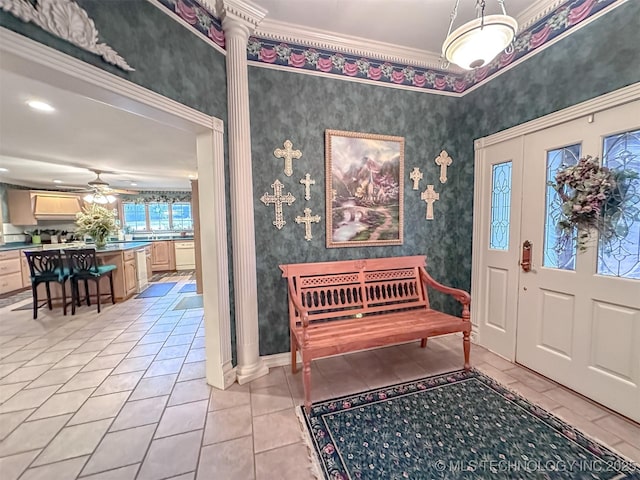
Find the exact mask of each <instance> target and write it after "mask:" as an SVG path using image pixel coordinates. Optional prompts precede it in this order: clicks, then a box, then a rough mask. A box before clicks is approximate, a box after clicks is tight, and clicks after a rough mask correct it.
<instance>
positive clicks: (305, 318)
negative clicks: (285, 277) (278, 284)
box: [287, 282, 309, 328]
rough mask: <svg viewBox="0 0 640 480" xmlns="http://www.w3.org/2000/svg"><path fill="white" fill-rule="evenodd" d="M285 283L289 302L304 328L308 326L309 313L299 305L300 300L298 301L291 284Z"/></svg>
mask: <svg viewBox="0 0 640 480" xmlns="http://www.w3.org/2000/svg"><path fill="white" fill-rule="evenodd" d="M287 283H288V288H289V300H290V301H291V304H292V305H293V308H295V309H296V311H297V312H298V315H300V318H301V319H302V327H303V328H306V327H308V326H309V311H308V310H307V309H306V308H304V307H303V306H302V304H301V303H300V300H298V296H297V295H296V292H295V290H294V289H293V286H292V285H291V282H287Z"/></svg>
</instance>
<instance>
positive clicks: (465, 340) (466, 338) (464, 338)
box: [462, 332, 471, 370]
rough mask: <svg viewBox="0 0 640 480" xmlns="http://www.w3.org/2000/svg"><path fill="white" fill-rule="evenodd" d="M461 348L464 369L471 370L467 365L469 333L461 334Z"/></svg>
mask: <svg viewBox="0 0 640 480" xmlns="http://www.w3.org/2000/svg"><path fill="white" fill-rule="evenodd" d="M462 346H463V348H464V369H465V370H469V369H470V368H471V365H470V364H469V351H470V350H471V341H470V340H469V332H464V333H463V334H462Z"/></svg>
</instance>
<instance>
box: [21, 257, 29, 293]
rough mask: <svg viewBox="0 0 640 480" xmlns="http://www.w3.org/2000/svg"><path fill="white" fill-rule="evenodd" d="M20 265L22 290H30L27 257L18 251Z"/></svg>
mask: <svg viewBox="0 0 640 480" xmlns="http://www.w3.org/2000/svg"><path fill="white" fill-rule="evenodd" d="M20 263H21V267H22V288H27V287H29V288H31V272H30V271H29V262H27V257H26V256H25V254H24V253H23V251H22V250H20Z"/></svg>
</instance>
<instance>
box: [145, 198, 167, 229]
mask: <svg viewBox="0 0 640 480" xmlns="http://www.w3.org/2000/svg"><path fill="white" fill-rule="evenodd" d="M149 228H151V230H170V229H171V227H170V225H169V204H168V203H150V204H149Z"/></svg>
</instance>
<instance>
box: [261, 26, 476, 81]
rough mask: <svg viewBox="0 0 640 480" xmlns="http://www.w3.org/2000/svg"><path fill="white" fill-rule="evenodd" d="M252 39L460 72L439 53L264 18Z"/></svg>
mask: <svg viewBox="0 0 640 480" xmlns="http://www.w3.org/2000/svg"><path fill="white" fill-rule="evenodd" d="M254 35H255V36H258V37H261V38H266V39H269V40H274V41H277V42H283V43H288V44H290V43H293V44H296V45H306V46H308V47H313V48H317V49H320V50H332V51H337V52H341V53H346V54H349V55H354V56H357V57H365V58H376V59H379V60H383V61H387V62H393V63H403V64H409V65H413V66H416V67H422V68H429V69H436V70H440V71H445V72H451V73H462V72H463V71H464V70H462V69H461V68H459V67H457V66H455V65H454V66H451V67H450V68H444V67H443V66H442V57H441V55H440V54H439V53H435V52H429V51H427V50H420V49H417V48H410V47H404V46H401V45H392V44H389V43H383V42H378V41H375V40H369V39H366V38H361V37H355V36H350V35H342V34H339V33H335V32H331V31H328V30H320V29H315V28H309V27H305V26H302V25H296V24H293V23H287V22H280V21H277V20H270V19H269V18H265V19H264V21H263V22H262V23H261V24H260V26H259V27H258V28H257V29H256V31H255V32H254Z"/></svg>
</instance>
